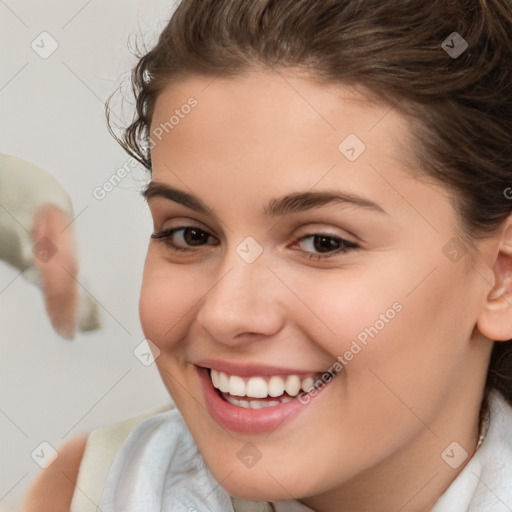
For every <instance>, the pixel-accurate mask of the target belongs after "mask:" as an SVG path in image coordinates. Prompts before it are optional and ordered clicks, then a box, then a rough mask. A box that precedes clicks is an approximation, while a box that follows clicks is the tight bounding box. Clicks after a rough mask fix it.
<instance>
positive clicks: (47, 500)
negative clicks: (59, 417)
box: [22, 436, 87, 512]
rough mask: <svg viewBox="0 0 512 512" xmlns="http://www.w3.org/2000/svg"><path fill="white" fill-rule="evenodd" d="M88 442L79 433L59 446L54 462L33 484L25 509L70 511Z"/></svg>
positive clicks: (25, 510)
mask: <svg viewBox="0 0 512 512" xmlns="http://www.w3.org/2000/svg"><path fill="white" fill-rule="evenodd" d="M86 443H87V436H76V437H73V438H71V439H69V440H68V441H67V442H66V443H64V444H63V445H62V446H61V447H60V448H59V449H58V453H59V456H58V457H57V459H56V460H55V462H54V463H53V464H52V465H51V466H50V467H48V468H47V469H44V470H43V471H41V473H40V474H39V475H38V477H37V478H36V479H35V481H34V483H33V484H32V486H31V487H30V489H29V491H28V493H27V496H26V498H25V501H24V503H23V508H22V511H23V512H69V509H70V506H71V500H72V498H73V493H74V491H75V485H76V481H77V477H78V469H79V467H80V462H81V461H82V457H83V455H84V451H85V445H86Z"/></svg>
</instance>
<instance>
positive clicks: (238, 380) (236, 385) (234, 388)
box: [229, 375, 252, 396]
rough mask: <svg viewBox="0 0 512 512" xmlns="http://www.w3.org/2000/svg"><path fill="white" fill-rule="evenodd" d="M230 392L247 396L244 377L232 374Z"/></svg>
mask: <svg viewBox="0 0 512 512" xmlns="http://www.w3.org/2000/svg"><path fill="white" fill-rule="evenodd" d="M229 394H230V395H234V396H245V382H244V379H242V377H237V376H236V375H231V377H229ZM249 396H252V395H249Z"/></svg>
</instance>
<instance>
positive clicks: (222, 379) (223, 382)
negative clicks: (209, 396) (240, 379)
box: [219, 372, 229, 393]
mask: <svg viewBox="0 0 512 512" xmlns="http://www.w3.org/2000/svg"><path fill="white" fill-rule="evenodd" d="M219 389H220V390H221V391H222V392H223V393H229V379H228V376H227V375H226V374H225V373H223V372H219Z"/></svg>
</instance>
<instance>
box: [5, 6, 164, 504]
mask: <svg viewBox="0 0 512 512" xmlns="http://www.w3.org/2000/svg"><path fill="white" fill-rule="evenodd" d="M172 6H173V2H172V0H144V1H143V0H89V1H87V0H66V1H64V0H62V1H55V0H32V1H29V0H2V1H0V152H3V153H8V154H12V155H15V156H19V157H21V158H24V159H26V160H29V161H30V162H32V163H34V164H35V165H38V166H39V167H42V168H44V169H46V170H47V171H49V172H50V173H52V174H53V175H54V176H55V177H56V178H57V180H58V181H59V182H60V183H61V184H62V185H63V187H64V188H65V189H66V190H67V191H68V193H69V196H70V197H71V199H72V202H73V206H74V210H75V213H76V214H78V213H80V215H79V216H78V217H77V218H76V220H75V222H74V228H75V236H76V240H77V245H78V254H79V262H80V276H79V281H81V282H82V283H86V287H87V289H88V290H89V292H90V293H92V294H93V295H94V296H95V297H96V298H97V299H98V300H99V302H100V303H101V305H102V306H103V309H101V315H102V322H103V325H104V327H103V329H102V330H100V331H96V332H92V333H79V334H78V335H77V337H76V338H75V340H74V341H71V342H68V341H65V340H63V339H62V338H60V337H59V336H58V335H56V334H55V333H54V331H53V329H52V328H51V326H50V323H49V321H48V320H47V317H46V314H45V311H44V305H43V301H42V297H41V294H40V292H39V290H38V289H37V288H36V287H35V286H34V285H32V284H29V283H28V282H26V281H25V280H24V279H23V278H22V277H20V276H18V271H17V270H15V269H13V268H10V267H8V266H7V265H5V264H4V263H1V262H0V290H2V289H3V291H2V292H1V293H0V349H1V354H0V509H2V510H11V509H15V507H16V505H17V504H18V503H19V501H20V499H21V497H22V496H23V495H24V493H25V492H26V489H27V487H28V486H29V484H30V483H31V482H32V481H33V479H34V478H35V476H36V474H37V473H38V472H39V471H41V470H40V469H39V466H37V465H36V463H35V462H34V461H33V460H32V458H31V452H32V451H33V450H34V449H35V448H36V447H37V446H38V445H39V444H40V443H41V442H42V441H46V442H48V443H50V444H51V445H52V446H54V447H55V448H58V447H59V446H60V445H61V444H62V443H63V442H64V441H65V440H66V439H68V438H70V437H72V436H73V435H76V434H80V433H85V432H88V431H90V430H91V429H93V428H96V427H98V426H100V425H103V424H108V423H112V422H114V421H117V420H120V419H123V418H126V417H129V416H134V415H137V414H139V413H141V412H144V411H146V410H151V409H154V408H157V407H160V406H162V405H165V403H166V402H167V401H169V397H168V395H167V392H166V391H165V388H164V387H163V384H162V383H161V381H160V377H159V375H158V373H157V371H156V368H155V366H154V365H152V366H149V367H145V366H144V365H142V364H141V363H140V362H139V361H138V360H137V359H136V358H135V357H134V355H133V350H134V348H135V347H136V346H137V345H138V344H139V343H140V342H141V340H143V338H144V336H143V333H142V330H141V328H140V323H139V317H138V295H139V289H140V284H141V278H142V267H143V263H144V257H145V251H146V246H147V241H148V237H149V234H150V233H151V227H152V224H151V217H150V215H149V211H148V209H147V205H146V204H145V203H144V201H143V199H142V198H141V197H140V194H139V191H140V189H141V188H142V186H143V185H144V184H145V183H146V182H147V180H148V179H149V177H148V175H147V174H146V172H145V171H144V170H143V169H142V168H141V167H139V168H137V169H136V170H134V171H133V172H132V173H131V174H130V175H129V176H128V177H126V178H125V179H124V180H123V181H122V183H121V184H120V185H119V186H117V187H116V188H115V189H114V190H113V191H112V192H110V193H109V194H108V195H107V196H106V197H105V199H103V200H102V201H100V200H98V199H95V198H94V196H93V195H92V191H93V189H94V188H95V187H97V186H101V185H102V184H103V183H104V182H105V181H106V180H107V179H108V178H109V177H110V176H111V175H112V174H113V173H114V172H116V170H118V169H119V168H120V167H122V166H123V164H125V162H126V161H127V159H128V157H127V155H126V154H125V153H124V152H123V150H122V149H121V148H120V147H119V146H118V145H117V143H116V142H115V141H114V140H113V139H112V138H111V137H110V135H109V134H108V132H107V129H106V123H105V117H104V106H103V102H104V101H105V99H106V98H107V97H108V95H109V94H110V93H111V92H112V91H114V89H115V88H116V87H117V85H119V82H120V80H123V79H124V80H126V79H127V77H128V74H127V73H128V72H129V70H130V67H131V66H132V65H133V64H134V62H135V59H134V58H133V57H132V56H131V54H130V52H129V49H128V40H129V39H130V40H131V41H132V42H133V41H134V38H138V40H141V35H140V34H141V33H142V34H143V40H144V41H145V42H146V43H147V44H151V43H152V42H154V41H155V37H156V34H157V33H158V31H159V29H161V28H162V26H163V25H164V24H165V22H166V20H168V18H169V16H170V14H171V12H172ZM43 31H47V32H48V33H50V34H51V36H52V37H53V38H54V39H55V40H56V41H57V42H58V45H59V46H58V49H57V50H56V51H55V52H54V53H53V54H52V55H51V56H50V57H49V58H47V59H43V58H41V57H40V56H39V55H38V54H36V53H35V52H34V50H33V49H32V48H31V43H32V41H33V40H34V39H35V38H36V37H37V36H38V35H39V34H40V33H41V32H43ZM0 243H1V241H0ZM9 283H10V284H9ZM4 288H5V289H4Z"/></svg>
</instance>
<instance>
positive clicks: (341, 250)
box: [151, 226, 359, 260]
mask: <svg viewBox="0 0 512 512" xmlns="http://www.w3.org/2000/svg"><path fill="white" fill-rule="evenodd" d="M187 229H195V230H196V231H199V232H201V233H204V234H206V235H207V236H208V237H213V235H211V234H210V233H208V232H207V231H205V230H203V229H200V228H196V227H194V226H182V227H179V228H172V229H168V230H164V231H159V232H157V233H153V234H152V235H151V238H153V239H155V240H156V241H158V242H163V243H165V245H166V246H167V247H168V248H169V249H171V250H172V251H175V252H179V253H184V252H190V251H194V249H190V248H187V247H179V246H178V245H176V244H175V243H173V242H172V237H173V236H174V235H175V234H176V233H177V232H179V231H185V230H187ZM308 238H312V239H315V238H326V239H329V240H334V241H335V242H336V243H337V244H338V245H339V247H338V248H336V249H334V250H333V251H329V252H326V253H321V252H317V253H314V252H307V251H304V252H306V254H307V257H308V259H311V260H313V259H314V260H322V259H327V258H329V257H332V256H335V255H337V254H345V253H347V252H349V251H352V250H354V249H358V248H359V246H358V245H357V244H356V243H354V242H350V241H348V240H345V239H344V238H341V237H338V236H333V235H330V234H328V233H311V234H308V235H304V236H301V237H300V238H298V239H297V240H296V241H295V242H294V243H293V245H295V244H297V243H298V242H302V241H303V240H307V239H308ZM203 245H217V244H201V245H199V246H198V247H202V246H203Z"/></svg>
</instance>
